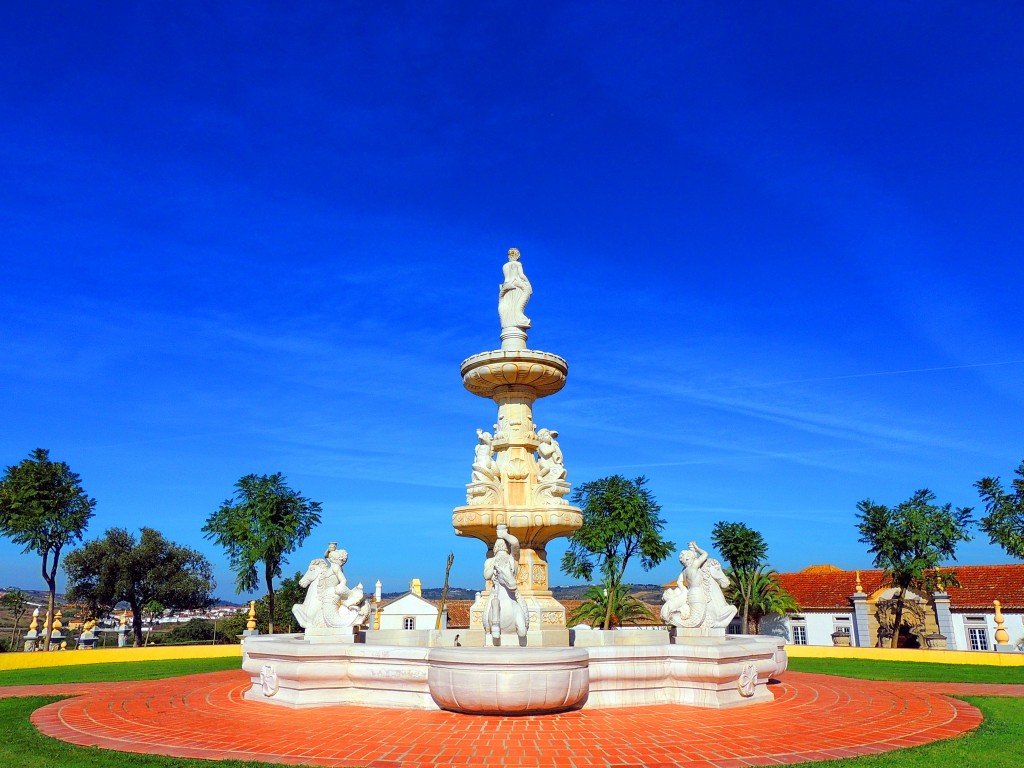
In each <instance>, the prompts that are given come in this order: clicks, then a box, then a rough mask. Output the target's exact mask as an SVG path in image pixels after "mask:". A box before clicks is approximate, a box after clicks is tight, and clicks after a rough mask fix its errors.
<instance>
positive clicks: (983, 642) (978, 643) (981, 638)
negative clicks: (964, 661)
mask: <svg viewBox="0 0 1024 768" xmlns="http://www.w3.org/2000/svg"><path fill="white" fill-rule="evenodd" d="M967 639H968V640H969V641H970V644H971V650H972V651H987V650H988V630H987V629H986V628H985V627H968V628H967Z"/></svg>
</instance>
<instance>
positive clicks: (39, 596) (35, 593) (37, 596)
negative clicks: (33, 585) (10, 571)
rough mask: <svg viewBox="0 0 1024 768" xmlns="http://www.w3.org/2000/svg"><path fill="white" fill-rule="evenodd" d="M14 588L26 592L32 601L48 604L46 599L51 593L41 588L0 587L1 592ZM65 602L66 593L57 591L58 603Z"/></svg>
mask: <svg viewBox="0 0 1024 768" xmlns="http://www.w3.org/2000/svg"><path fill="white" fill-rule="evenodd" d="M12 589H20V590H21V591H22V592H24V593H25V598H26V599H27V600H28V601H29V602H30V603H38V604H39V605H46V601H47V600H49V599H50V593H49V592H47V591H45V590H41V589H23V588H22V587H4V588H3V589H0V593H3V592H9V591H11V590H12ZM63 604H64V594H63V593H62V592H58V593H57V605H63Z"/></svg>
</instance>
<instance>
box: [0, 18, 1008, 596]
mask: <svg viewBox="0 0 1024 768" xmlns="http://www.w3.org/2000/svg"><path fill="white" fill-rule="evenodd" d="M387 5H389V6H390V9H383V10H382V9H381V8H380V7H378V6H379V4H370V5H367V4H355V3H322V4H319V5H318V4H314V3H306V4H301V7H291V8H287V9H285V8H283V7H280V6H277V5H275V4H269V3H266V4H264V3H213V4H210V3H188V2H181V3H173V4H170V3H168V4H157V3H149V4H141V5H139V4H122V5H118V4H106V5H104V6H103V8H102V9H101V11H97V10H96V9H95V8H92V7H88V6H83V5H80V4H56V3H54V4H40V5H33V6H31V7H30V6H25V7H21V8H10V9H8V10H7V14H6V22H5V24H4V28H3V30H0V45H2V47H0V50H3V51H4V54H3V56H4V59H5V66H4V67H3V68H2V72H0V119H2V124H3V125H4V131H3V134H2V140H0V167H2V169H3V175H4V183H3V184H2V185H0V222H2V230H3V232H4V246H5V247H4V251H5V257H4V259H3V264H4V269H3V280H2V283H0V294H2V302H0V336H2V339H3V344H2V346H0V393H2V402H3V404H4V409H3V410H4V416H3V420H2V426H0V463H2V464H3V465H5V466H6V465H10V464H14V463H16V462H18V461H19V460H21V459H22V458H23V457H24V456H26V455H27V454H28V452H29V451H30V450H31V449H33V448H35V447H37V446H38V447H46V448H49V449H50V450H51V452H52V456H53V457H54V458H56V459H60V460H64V461H67V462H68V463H69V464H70V465H71V467H72V468H73V469H74V470H75V471H77V472H78V473H79V474H80V475H81V476H82V480H83V483H84V485H85V487H86V489H87V490H88V492H89V493H90V494H91V495H92V496H94V497H95V498H96V499H97V507H96V516H95V518H94V519H93V521H92V524H91V526H90V529H89V531H88V536H89V537H90V538H92V537H96V536H99V535H101V534H102V532H103V531H104V530H105V529H106V528H108V527H112V526H125V527H138V526H140V525H150V526H153V527H156V528H158V529H160V530H161V531H163V532H164V533H165V534H166V535H168V536H169V537H170V538H172V539H174V540H176V541H179V542H181V543H185V544H189V545H191V546H193V547H196V548H198V549H200V550H202V551H203V552H205V553H207V554H208V555H209V556H210V558H211V560H212V561H213V562H214V563H215V566H216V571H217V577H218V581H219V584H220V586H219V587H218V590H217V591H218V594H220V595H223V596H225V597H230V596H232V594H233V588H232V577H231V574H230V573H229V571H228V569H227V566H226V562H225V559H224V557H223V556H222V554H221V552H220V551H218V550H217V549H216V548H215V547H214V546H212V545H211V544H210V543H209V542H207V541H205V540H204V539H203V538H202V534H201V532H200V528H201V526H202V525H203V522H204V521H205V519H206V517H207V516H208V515H209V514H210V513H211V512H212V511H214V510H215V509H216V508H217V507H218V505H219V504H220V503H221V502H222V501H223V500H224V499H225V498H226V497H227V496H228V495H229V494H230V493H231V492H232V486H233V484H234V483H235V481H237V479H238V478H239V477H241V476H242V475H244V474H248V473H251V472H254V473H270V472H278V471H279V472H283V473H284V474H285V475H286V476H287V478H288V480H289V482H290V483H291V485H292V486H293V487H294V488H296V489H298V490H300V491H301V492H302V493H303V494H305V495H307V496H309V497H311V498H313V499H316V500H319V501H321V502H322V503H323V505H324V522H323V524H322V525H321V526H320V527H319V529H317V530H316V531H315V533H314V535H313V537H312V538H311V539H310V540H308V542H307V544H306V545H305V546H303V547H302V548H301V549H300V550H299V551H298V552H297V553H296V554H295V555H293V556H292V559H291V565H290V567H289V568H288V571H292V570H295V569H298V568H300V567H303V566H304V565H305V564H306V563H307V562H308V560H309V558H311V557H313V556H316V555H318V554H321V553H322V551H323V548H324V545H325V544H326V542H327V541H331V540H335V541H338V542H339V543H340V545H341V546H343V547H345V548H347V549H348V550H349V552H350V560H349V565H348V566H347V569H346V570H347V572H348V573H349V577H350V579H355V580H361V581H363V582H365V583H368V584H372V583H373V582H374V581H375V580H376V579H378V578H379V579H381V581H382V582H383V583H384V589H385V590H386V591H391V590H400V589H403V588H404V587H405V586H406V584H407V583H408V581H409V579H411V578H412V577H414V576H415V577H419V578H421V579H422V580H423V582H424V584H427V585H439V584H440V583H441V581H442V579H443V574H444V562H445V556H446V555H447V553H448V552H449V551H453V552H454V553H455V557H456V559H455V567H454V569H453V575H452V581H453V583H454V584H457V585H460V586H467V587H472V586H475V585H480V584H481V583H482V576H481V573H480V571H481V568H482V561H483V556H484V553H483V548H482V545H480V544H479V543H478V542H476V541H473V540H462V539H457V538H456V537H455V536H454V535H453V534H452V529H451V526H450V520H451V510H452V508H453V507H455V506H458V505H459V504H461V503H463V500H464V498H465V496H464V484H465V483H466V482H467V481H468V479H469V466H470V462H471V459H472V449H473V445H474V443H475V436H474V431H475V429H476V428H477V427H485V428H486V427H489V425H490V424H492V423H493V420H494V408H493V406H492V405H491V404H489V403H487V402H486V401H484V400H481V399H479V398H476V397H473V396H472V395H470V394H469V393H467V392H465V391H464V390H463V389H462V386H461V382H460V378H459V373H458V370H459V362H460V361H461V360H462V359H464V358H466V357H468V356H470V355H472V354H475V353H477V352H480V351H484V350H487V349H493V348H495V347H497V346H498V324H497V316H496V310H495V304H496V286H497V283H498V282H500V279H501V264H502V262H503V261H504V258H505V257H504V253H505V250H506V249H507V248H508V247H510V246H513V245H515V246H517V247H519V248H520V249H521V250H522V253H523V264H524V266H525V269H526V272H527V274H528V276H529V277H530V279H531V281H532V282H533V285H534V296H533V299H532V300H531V302H530V306H529V310H528V314H529V315H530V317H531V318H532V319H533V326H534V327H533V331H532V332H531V335H530V346H531V347H532V348H534V349H542V350H545V351H549V352H554V353H556V354H559V355H561V356H563V357H565V358H566V359H567V360H568V361H569V364H570V372H569V380H568V384H567V386H566V387H565V389H564V390H563V392H562V393H560V394H559V395H557V396H555V397H553V398H548V399H545V400H542V401H540V402H539V403H538V406H537V408H536V417H537V421H538V424H539V425H540V426H547V427H550V428H554V429H557V430H558V431H559V433H560V437H559V441H560V443H561V446H562V449H563V451H564V453H565V458H566V466H567V467H568V470H569V480H570V481H572V482H576V483H578V482H583V481H587V480H592V479H596V478H599V477H602V476H605V475H608V474H612V473H622V474H627V475H639V474H644V475H647V476H648V477H649V478H650V487H651V488H652V490H653V491H654V493H655V494H656V496H657V497H658V499H659V501H660V502H661V504H662V505H663V514H664V517H665V518H666V520H667V521H668V525H667V531H666V532H667V534H668V535H669V537H670V538H672V539H673V540H674V541H675V542H676V544H677V545H680V546H685V544H686V542H687V541H689V540H690V539H694V538H695V539H697V540H698V541H700V542H703V543H705V544H707V543H708V542H709V539H710V530H711V527H712V526H713V524H714V523H715V522H716V521H718V520H742V521H745V522H746V523H748V524H749V525H751V526H752V527H754V528H756V529H758V530H760V531H762V532H763V533H764V535H765V537H766V538H767V540H768V542H769V547H770V549H769V555H770V559H771V562H772V564H773V565H775V566H776V567H777V568H779V569H780V570H795V569H799V568H802V567H804V566H806V565H808V564H811V563H823V562H830V563H833V564H835V565H838V566H842V567H849V568H855V567H868V566H869V565H870V558H869V556H868V554H867V553H866V550H865V547H864V545H862V544H859V543H858V542H857V533H856V530H855V528H854V524H855V517H854V515H855V507H856V504H857V502H858V501H859V500H861V499H863V498H866V497H871V498H872V499H873V500H875V501H877V502H880V503H887V504H895V503H898V502H899V501H902V500H904V499H906V498H907V497H909V496H910V495H911V494H912V493H913V492H914V491H915V490H916V489H918V488H921V487H929V488H931V489H933V490H934V491H935V492H936V494H937V495H938V498H939V500H940V501H942V502H946V501H949V502H952V503H954V504H956V505H974V506H977V504H978V502H977V497H976V495H975V493H974V491H973V488H972V484H973V482H974V481H975V480H977V479H978V478H980V477H982V476H984V475H988V474H996V475H1002V476H1003V477H1006V478H1008V477H1009V476H1010V475H1011V474H1012V471H1013V469H1014V468H1015V467H1016V466H1017V464H1018V463H1019V462H1020V461H1021V459H1022V458H1024V431H1022V429H1021V425H1022V424H1024V338H1022V334H1021V311H1020V307H1019V293H1020V289H1019V286H1020V284H1021V278H1022V272H1024V268H1022V264H1021V252H1022V246H1024V224H1022V221H1024V218H1022V216H1021V209H1020V205H1021V200H1024V152H1022V149H1021V147H1022V145H1021V139H1020V137H1021V136H1022V135H1024V98H1022V86H1024V48H1022V47H1021V46H1020V45H1019V36H1018V34H1017V31H1018V30H1019V29H1020V28H1021V24H1022V23H1024V10H1022V8H1021V7H1020V5H1019V4H1013V3H1004V4H1001V3H985V4H968V5H966V6H965V5H963V4H954V3H923V2H922V3H902V4H893V3H881V2H880V3H861V4H857V5H856V6H851V5H849V4H846V3H774V4H771V5H770V6H768V5H764V4H760V3H735V4H716V3H678V4H667V3H666V4H662V5H657V4H644V5H643V6H642V7H637V8H631V9H627V8H624V7H622V5H621V4H612V3H537V4H532V3H522V2H516V3H494V4H487V5H486V7H483V6H479V5H478V4H470V3H465V4H426V5H425V4H413V3H408V4H387ZM563 549H564V547H563V546H561V545H559V544H557V543H556V544H554V545H552V547H551V548H550V555H551V560H552V561H553V562H557V560H558V559H559V558H560V556H561V552H562V551H563ZM960 561H961V562H966V563H995V562H1005V561H1006V557H1005V555H1004V554H1003V552H1002V551H1001V550H999V549H998V548H996V547H993V546H991V545H989V544H988V543H987V541H985V540H984V539H977V540H975V541H974V542H972V543H971V544H969V545H966V546H964V547H962V549H961V557H960ZM676 572H677V566H676V565H675V564H674V561H670V562H668V563H666V564H663V565H662V566H660V567H658V568H657V569H656V570H655V571H653V572H652V573H651V574H644V573H643V572H642V571H640V570H639V569H636V570H635V571H632V572H631V573H630V574H629V576H630V577H631V578H632V579H633V580H634V581H660V582H664V581H668V580H670V579H672V578H673V577H674V576H675V575H676ZM38 573H39V563H38V561H37V559H36V558H35V557H34V556H27V555H25V556H22V555H20V554H19V550H18V548H16V547H14V546H13V545H11V544H10V542H8V541H6V540H4V541H0V585H4V584H16V585H20V586H25V587H39V588H41V587H42V581H41V579H40V578H39V576H38ZM552 581H553V583H560V582H561V583H567V582H568V581H569V580H568V579H566V578H564V577H560V576H559V575H554V576H553V578H552Z"/></svg>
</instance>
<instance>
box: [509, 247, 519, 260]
mask: <svg viewBox="0 0 1024 768" xmlns="http://www.w3.org/2000/svg"><path fill="white" fill-rule="evenodd" d="M519 255H520V254H519V249H518V248H509V249H508V258H509V259H510V260H511V261H519Z"/></svg>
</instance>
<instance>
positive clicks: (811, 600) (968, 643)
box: [761, 564, 1024, 651]
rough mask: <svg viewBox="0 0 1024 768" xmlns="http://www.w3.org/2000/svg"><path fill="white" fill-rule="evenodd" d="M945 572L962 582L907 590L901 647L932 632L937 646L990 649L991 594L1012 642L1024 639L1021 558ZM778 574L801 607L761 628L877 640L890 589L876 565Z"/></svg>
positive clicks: (820, 639)
mask: <svg viewBox="0 0 1024 768" xmlns="http://www.w3.org/2000/svg"><path fill="white" fill-rule="evenodd" d="M943 570H950V571H955V572H956V575H957V578H958V579H959V580H960V585H961V586H959V587H954V586H947V587H945V589H944V590H943V591H937V592H934V593H931V594H917V593H911V594H910V595H908V597H909V599H910V600H913V601H915V602H916V603H917V605H916V606H915V610H911V611H909V612H907V613H905V615H904V617H903V621H902V622H901V624H902V626H901V627H900V628H899V634H900V640H899V643H900V647H910V648H916V647H922V645H923V644H922V643H921V639H922V638H930V639H929V640H928V642H929V643H932V642H934V647H943V646H944V647H945V648H947V649H949V650H959V651H965V650H966V651H993V650H995V646H996V637H995V633H996V629H997V623H996V620H995V608H994V603H993V601H995V600H999V601H1000V603H1001V604H1002V615H1003V622H1004V627H1005V629H1006V631H1007V633H1008V639H1009V648H1014V647H1015V646H1017V645H1018V644H1024V564H1015V565H960V566H954V567H951V568H948V569H943ZM940 576H941V572H940ZM778 579H779V582H780V583H781V585H782V586H783V587H785V589H786V590H787V591H788V592H789V593H790V594H792V595H793V597H794V598H796V601H797V603H799V605H800V607H801V609H800V612H799V613H791V614H787V615H786V616H784V617H776V618H774V619H765V620H763V621H762V622H761V632H762V634H775V635H780V636H783V637H785V638H786V639H787V641H788V642H790V643H793V644H796V645H839V644H842V645H846V644H849V645H854V646H867V647H871V646H875V645H878V644H879V630H880V626H881V624H880V622H879V605H878V603H879V601H880V600H885V599H887V598H890V597H892V596H893V594H894V593H895V590H894V589H893V588H891V587H887V586H885V585H884V584H883V583H882V572H881V571H878V570H866V571H844V570H841V569H839V568H836V567H834V566H831V565H814V566H811V567H809V568H805V569H804V570H802V571H799V572H797V573H780V574H779V575H778ZM883 612H884V611H883ZM844 635H845V637H844ZM886 644H887V641H886ZM1000 650H1008V648H1007V647H1006V646H1003V647H1001V648H1000Z"/></svg>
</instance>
